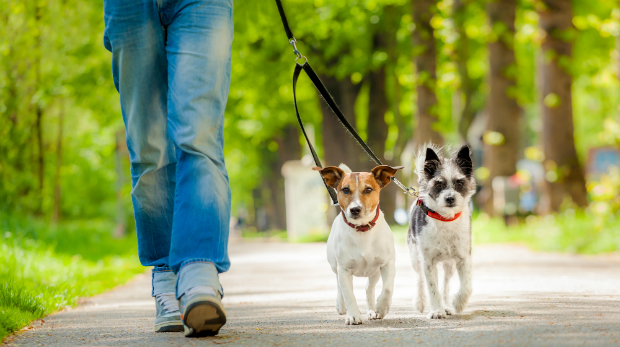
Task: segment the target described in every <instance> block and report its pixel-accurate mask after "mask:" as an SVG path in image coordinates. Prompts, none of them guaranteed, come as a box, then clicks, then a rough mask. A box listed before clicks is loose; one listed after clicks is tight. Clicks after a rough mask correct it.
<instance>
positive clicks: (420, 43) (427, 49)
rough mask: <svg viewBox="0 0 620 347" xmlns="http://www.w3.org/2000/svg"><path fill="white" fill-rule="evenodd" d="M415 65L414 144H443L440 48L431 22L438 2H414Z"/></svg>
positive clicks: (417, 0)
mask: <svg viewBox="0 0 620 347" xmlns="http://www.w3.org/2000/svg"><path fill="white" fill-rule="evenodd" d="M412 2H413V22H414V24H415V30H414V31H413V47H414V63H415V67H416V73H417V81H416V83H417V87H416V91H417V104H416V106H417V125H416V127H415V135H414V139H415V140H414V141H415V144H416V146H419V145H423V144H425V143H427V142H433V143H437V144H443V137H442V136H441V134H440V133H439V129H437V128H436V123H437V96H436V94H435V88H436V82H437V81H436V80H437V71H436V69H437V48H436V46H435V37H434V34H433V27H432V25H431V19H432V17H433V13H434V12H435V0H412Z"/></svg>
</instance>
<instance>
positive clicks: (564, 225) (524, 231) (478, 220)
mask: <svg viewBox="0 0 620 347" xmlns="http://www.w3.org/2000/svg"><path fill="white" fill-rule="evenodd" d="M472 230H473V241H474V244H487V243H518V244H523V245H526V246H528V247H530V248H532V249H535V250H539V251H547V252H570V253H582V254H597V253H609V252H618V251H620V218H619V217H618V216H616V215H614V214H613V213H606V214H605V215H604V216H603V215H602V214H601V213H600V212H598V211H594V210H593V209H588V210H586V211H575V210H573V209H567V210H565V211H564V212H563V213H560V214H558V215H548V216H544V217H537V216H528V217H527V218H525V219H524V220H521V221H520V222H519V224H517V225H511V226H506V224H505V223H504V221H503V220H502V219H499V218H489V217H488V216H487V215H485V214H477V215H475V216H474V218H473V221H472ZM392 232H393V233H394V239H395V241H396V243H400V244H405V243H406V241H407V227H406V226H393V227H392Z"/></svg>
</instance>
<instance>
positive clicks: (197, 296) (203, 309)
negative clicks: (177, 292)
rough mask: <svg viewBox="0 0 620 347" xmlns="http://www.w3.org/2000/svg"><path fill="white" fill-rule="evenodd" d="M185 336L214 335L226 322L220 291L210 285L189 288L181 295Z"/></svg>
mask: <svg viewBox="0 0 620 347" xmlns="http://www.w3.org/2000/svg"><path fill="white" fill-rule="evenodd" d="M181 319H182V320H183V326H184V328H185V337H201V336H214V335H217V333H218V332H219V331H220V328H221V327H222V326H223V325H224V324H226V311H225V310H224V306H223V305H222V299H221V297H220V293H219V292H217V291H216V290H215V289H213V288H211V287H205V286H199V287H194V288H190V289H189V290H187V291H186V292H185V293H184V294H183V296H181Z"/></svg>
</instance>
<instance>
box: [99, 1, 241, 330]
mask: <svg viewBox="0 0 620 347" xmlns="http://www.w3.org/2000/svg"><path fill="white" fill-rule="evenodd" d="M103 4H104V20H105V31H104V46H105V47H106V48H107V49H108V50H109V51H110V52H111V53H112V74H113V77H114V85H115V87H116V89H117V90H118V92H119V94H120V104H121V111H122V116H123V121H124V123H125V129H126V138H127V147H128V149H129V158H130V162H131V178H132V187H133V189H132V191H131V199H132V203H133V208H134V217H135V221H136V229H137V236H138V253H139V257H140V262H141V263H142V265H144V266H153V271H152V283H153V288H152V296H153V297H154V298H155V305H156V318H155V331H156V332H165V331H184V332H185V336H187V337H194V336H210V335H216V334H217V333H218V331H219V329H220V328H221V327H222V325H224V324H225V323H226V311H225V310H224V307H223V305H222V302H221V298H222V296H223V294H224V291H223V288H222V286H221V285H220V282H219V278H218V274H219V273H222V272H225V271H227V270H228V268H229V267H230V261H229V259H228V227H229V222H230V186H229V183H228V173H227V171H226V166H225V163H224V152H223V149H224V133H223V132H224V129H223V127H224V109H225V108H226V101H227V99H228V91H229V86H230V69H231V55H232V53H231V47H232V39H233V21H232V15H233V3H232V0H132V1H125V0H104V2H103Z"/></svg>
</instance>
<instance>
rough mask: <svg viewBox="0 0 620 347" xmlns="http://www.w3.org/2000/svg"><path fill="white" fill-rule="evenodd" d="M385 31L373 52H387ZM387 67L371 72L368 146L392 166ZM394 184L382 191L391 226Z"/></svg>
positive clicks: (376, 42)
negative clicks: (388, 156)
mask: <svg viewBox="0 0 620 347" xmlns="http://www.w3.org/2000/svg"><path fill="white" fill-rule="evenodd" d="M386 36H387V35H386V32H385V30H380V31H378V32H377V33H375V35H374V37H373V50H374V51H385V50H386V49H387V41H388V38H387V37H386ZM385 82H386V65H382V66H380V67H379V68H378V69H377V70H376V71H370V73H369V75H368V83H369V84H370V91H369V97H368V125H367V127H366V129H367V130H366V134H367V135H368V141H367V143H368V146H369V147H370V148H371V149H372V150H373V152H374V153H375V155H376V156H377V157H378V158H379V159H380V160H381V161H382V162H383V163H384V164H386V165H389V164H391V161H390V160H387V159H386V158H385V150H386V148H385V141H386V140H387V137H388V124H387V123H386V122H385V113H386V112H387V111H388V110H389V108H390V106H389V101H388V97H387V91H386V88H385V87H386V86H385V84H386V83H385ZM395 188H396V186H395V185H394V184H390V185H388V186H386V187H385V188H384V189H382V191H381V210H382V211H383V213H384V215H385V219H386V221H387V222H388V223H389V224H394V223H395V221H394V210H395V209H396V196H395V192H396V191H395V190H394V189H395Z"/></svg>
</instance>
